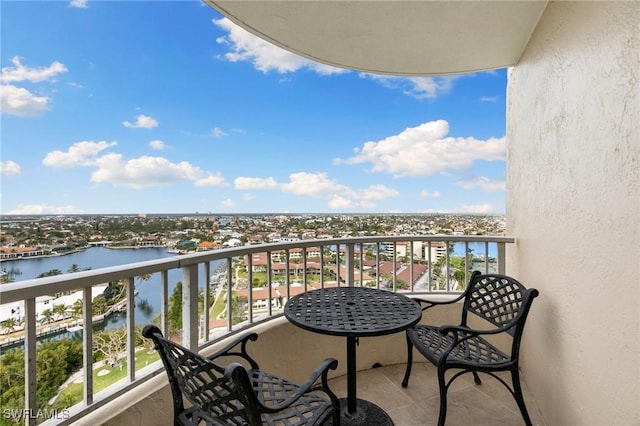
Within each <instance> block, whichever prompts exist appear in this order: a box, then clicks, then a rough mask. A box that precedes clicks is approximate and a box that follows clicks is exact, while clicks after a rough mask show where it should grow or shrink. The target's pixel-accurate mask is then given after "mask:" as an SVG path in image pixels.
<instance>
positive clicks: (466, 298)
mask: <svg viewBox="0 0 640 426" xmlns="http://www.w3.org/2000/svg"><path fill="white" fill-rule="evenodd" d="M537 296H538V290H536V289H533V288H531V289H527V288H525V287H524V286H523V285H522V284H521V283H519V282H518V281H517V280H515V279H513V278H511V277H508V276H506V275H500V274H486V275H482V274H480V273H479V272H477V271H476V272H474V273H473V274H472V276H471V280H470V282H469V286H468V287H467V289H466V290H465V292H464V293H463V294H462V295H460V296H459V297H457V298H455V299H454V300H451V301H447V302H441V301H433V300H427V299H415V300H417V301H418V302H420V304H421V305H422V306H423V311H425V310H427V309H429V308H432V307H434V306H438V305H447V304H451V303H456V302H459V301H463V305H462V318H461V321H460V325H445V326H439V327H438V326H432V325H425V324H418V325H415V326H414V327H411V328H409V329H408V330H407V332H406V336H407V369H406V371H405V375H404V379H403V380H402V386H403V387H407V386H408V384H409V377H410V375H411V365H412V362H413V348H414V347H415V348H416V349H417V350H418V352H420V353H421V354H422V355H423V356H424V357H425V358H427V359H428V360H429V361H430V362H431V363H432V364H434V365H435V366H436V367H437V369H438V385H439V389H440V415H439V418H438V425H440V426H442V425H444V422H445V419H446V415H447V390H448V388H449V386H450V385H451V383H452V382H453V381H454V380H455V379H456V378H458V377H459V376H461V375H462V374H466V373H472V374H473V377H474V381H475V383H476V384H478V385H479V384H481V383H482V382H481V381H480V377H479V375H478V373H479V372H481V373H486V374H489V375H491V376H493V377H494V378H496V379H497V380H498V381H499V382H500V383H502V384H503V385H504V386H506V388H507V389H509V392H511V395H513V397H514V398H515V400H516V403H517V404H518V408H519V409H520V413H521V414H522V418H523V419H524V421H525V423H526V424H527V425H531V419H530V418H529V414H528V412H527V408H526V405H525V402H524V398H523V396H522V388H521V386H520V372H519V365H518V358H519V352H520V341H521V338H522V333H523V331H524V324H525V321H526V318H527V315H528V313H529V309H530V308H531V304H532V303H533V299H534V298H535V297H537ZM469 314H471V315H475V316H477V317H480V318H482V319H483V320H485V321H487V322H488V323H489V325H490V327H489V328H488V329H480V330H479V329H473V328H470V327H469V325H468V322H467V320H468V318H469ZM423 318H424V316H423ZM501 334H502V335H506V336H508V337H510V338H511V350H510V352H509V353H505V352H503V351H501V350H500V349H498V348H497V347H496V346H494V345H493V344H492V343H491V342H490V341H489V340H488V339H486V338H485V337H483V336H491V335H493V336H498V335H501ZM449 369H458V370H459V371H458V372H456V373H455V374H454V375H453V376H452V377H451V378H449V379H448V380H446V378H445V373H446V372H447V370H449ZM498 371H509V372H510V373H511V382H512V383H511V386H509V384H508V383H507V382H505V381H504V380H503V379H502V378H500V377H499V376H497V375H496V374H494V373H496V372H498Z"/></svg>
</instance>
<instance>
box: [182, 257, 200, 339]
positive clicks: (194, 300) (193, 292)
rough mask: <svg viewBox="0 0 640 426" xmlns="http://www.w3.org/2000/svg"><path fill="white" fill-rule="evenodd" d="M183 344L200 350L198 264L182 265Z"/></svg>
mask: <svg viewBox="0 0 640 426" xmlns="http://www.w3.org/2000/svg"><path fill="white" fill-rule="evenodd" d="M182 276H183V279H182V280H183V283H182V344H183V345H184V346H185V347H187V348H189V349H191V350H194V351H197V350H198V265H197V264H194V265H189V266H184V267H182Z"/></svg>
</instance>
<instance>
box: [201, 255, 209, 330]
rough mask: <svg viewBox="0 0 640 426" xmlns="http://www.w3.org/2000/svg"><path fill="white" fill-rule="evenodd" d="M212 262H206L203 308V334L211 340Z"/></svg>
mask: <svg viewBox="0 0 640 426" xmlns="http://www.w3.org/2000/svg"><path fill="white" fill-rule="evenodd" d="M210 281H211V263H210V262H205V263H204V298H203V299H204V303H203V305H204V306H203V309H202V334H203V336H204V340H209V297H210V296H209V294H210V293H211V283H210Z"/></svg>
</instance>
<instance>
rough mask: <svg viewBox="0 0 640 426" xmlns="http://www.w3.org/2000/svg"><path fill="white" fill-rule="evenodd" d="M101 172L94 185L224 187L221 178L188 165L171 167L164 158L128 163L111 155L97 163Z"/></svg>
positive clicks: (95, 174) (93, 179) (185, 163)
mask: <svg viewBox="0 0 640 426" xmlns="http://www.w3.org/2000/svg"><path fill="white" fill-rule="evenodd" d="M96 165H97V166H98V170H96V171H94V172H93V173H92V174H91V181H92V182H96V183H110V184H112V185H114V186H124V187H128V188H133V189H142V188H148V187H160V186H169V185H174V184H177V183H179V182H182V181H191V182H193V183H194V185H196V186H223V185H224V184H225V181H224V178H223V177H222V176H220V174H213V173H211V172H206V171H204V170H202V169H201V168H200V167H197V166H193V165H191V164H190V163H188V162H186V161H182V162H180V163H172V162H170V161H169V160H167V159H166V158H163V157H149V156H142V157H138V158H132V159H130V160H126V159H124V158H123V156H122V155H121V154H117V153H110V154H106V155H104V156H102V157H100V158H98V159H97V160H96Z"/></svg>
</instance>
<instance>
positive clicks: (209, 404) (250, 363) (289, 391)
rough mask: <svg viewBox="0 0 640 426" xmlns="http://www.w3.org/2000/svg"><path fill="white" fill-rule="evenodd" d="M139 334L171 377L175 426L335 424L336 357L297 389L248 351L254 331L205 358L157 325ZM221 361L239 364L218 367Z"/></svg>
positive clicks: (337, 414)
mask: <svg viewBox="0 0 640 426" xmlns="http://www.w3.org/2000/svg"><path fill="white" fill-rule="evenodd" d="M142 334H143V336H144V337H146V338H149V339H152V340H153V342H154V344H155V348H156V350H157V351H158V353H159V354H160V358H161V359H162V363H163V364H164V367H165V370H166V372H167V376H168V377H169V384H170V386H171V393H172V396H173V409H174V424H175V425H200V424H205V425H251V426H257V425H281V426H289V425H320V424H323V425H324V424H332V423H333V424H334V425H339V422H340V408H339V406H340V404H339V401H338V398H337V397H336V395H335V394H334V393H333V392H332V391H331V390H330V389H329V386H328V384H327V380H328V379H327V375H328V372H329V370H330V369H335V368H336V367H337V366H338V361H336V360H335V359H331V358H327V359H325V360H324V361H323V362H322V363H320V365H319V366H318V367H317V368H316V370H315V371H314V372H313V373H312V374H311V376H310V377H309V378H308V380H307V381H306V382H305V383H304V384H302V385H297V384H294V383H292V382H290V381H288V380H285V379H283V378H280V377H277V376H274V375H272V374H269V373H267V372H264V371H262V370H260V369H259V367H258V364H257V363H256V361H255V360H254V359H253V358H252V357H251V356H250V355H249V354H248V353H247V350H246V346H247V342H248V341H249V340H254V341H255V340H256V339H257V338H258V335H257V334H256V333H249V334H246V335H243V336H240V337H239V338H237V339H236V340H235V341H233V342H232V343H230V344H229V345H228V346H226V347H225V348H223V349H221V350H220V351H218V352H216V353H215V354H213V355H211V356H209V357H206V358H205V357H204V356H202V355H199V354H197V353H194V352H192V351H190V350H189V349H187V348H185V347H183V346H181V345H179V344H177V343H174V342H172V341H170V340H168V339H166V338H165V337H164V336H163V335H162V332H161V331H160V329H159V328H158V327H156V326H155V325H147V326H146V327H144V329H143V331H142ZM225 358H227V359H228V360H233V359H235V360H237V361H239V362H232V363H228V364H225V365H221V364H219V363H218V362H219V361H220V359H225ZM318 381H320V383H318V384H316V382H318ZM323 393H324V395H323ZM327 396H328V398H327ZM185 399H186V400H187V401H188V402H189V403H190V405H191V406H190V407H188V408H185V405H184V400H185Z"/></svg>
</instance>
